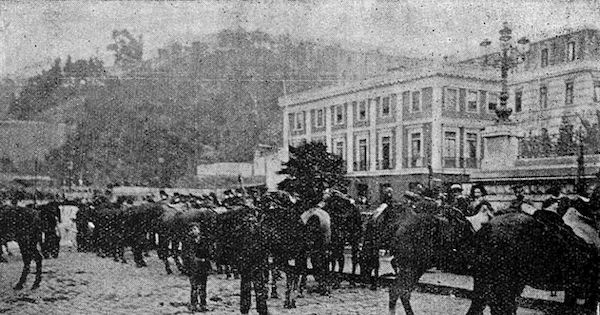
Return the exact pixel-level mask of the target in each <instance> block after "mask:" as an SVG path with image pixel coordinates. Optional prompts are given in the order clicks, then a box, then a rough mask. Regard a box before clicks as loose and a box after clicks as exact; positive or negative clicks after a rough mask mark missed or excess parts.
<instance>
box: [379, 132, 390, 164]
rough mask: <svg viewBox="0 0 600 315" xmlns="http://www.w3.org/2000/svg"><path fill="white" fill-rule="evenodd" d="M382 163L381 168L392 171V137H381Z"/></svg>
mask: <svg viewBox="0 0 600 315" xmlns="http://www.w3.org/2000/svg"><path fill="white" fill-rule="evenodd" d="M380 154H381V161H380V163H381V164H380V167H381V169H384V170H389V169H391V168H392V167H391V166H392V165H391V163H390V158H391V155H392V140H391V137H390V136H383V137H381V152H380Z"/></svg>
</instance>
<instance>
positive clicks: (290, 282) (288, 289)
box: [283, 267, 298, 308]
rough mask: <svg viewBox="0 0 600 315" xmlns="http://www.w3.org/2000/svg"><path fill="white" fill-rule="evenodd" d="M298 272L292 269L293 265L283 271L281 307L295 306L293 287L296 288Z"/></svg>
mask: <svg viewBox="0 0 600 315" xmlns="http://www.w3.org/2000/svg"><path fill="white" fill-rule="evenodd" d="M297 282H298V274H297V273H296V272H294V271H293V267H292V268H289V269H288V270H287V271H286V272H285V302H284V303H283V307H285V308H296V294H295V292H294V291H295V289H296V288H297V287H296V285H297Z"/></svg>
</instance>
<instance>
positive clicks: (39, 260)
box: [28, 244, 43, 290]
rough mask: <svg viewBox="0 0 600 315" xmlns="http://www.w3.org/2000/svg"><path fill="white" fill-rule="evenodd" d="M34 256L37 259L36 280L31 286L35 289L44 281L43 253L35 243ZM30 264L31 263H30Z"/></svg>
mask: <svg viewBox="0 0 600 315" xmlns="http://www.w3.org/2000/svg"><path fill="white" fill-rule="evenodd" d="M32 251H33V256H34V257H33V258H34V260H35V281H34V282H33V285H32V286H31V289H32V290H35V289H37V288H39V287H40V282H42V260H43V257H42V254H41V253H40V252H39V251H38V250H37V247H36V246H35V244H34V245H33V246H32ZM28 265H29V263H28Z"/></svg>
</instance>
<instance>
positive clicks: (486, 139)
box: [481, 123, 523, 172]
mask: <svg viewBox="0 0 600 315" xmlns="http://www.w3.org/2000/svg"><path fill="white" fill-rule="evenodd" d="M522 137H523V132H521V131H520V129H519V127H517V126H516V125H515V124H511V123H500V124H496V125H492V126H489V127H486V128H485V130H484V131H483V134H482V138H483V147H484V150H483V160H482V161H481V171H482V172H485V171H497V170H507V169H510V168H514V167H515V162H516V161H517V157H518V156H519V139H520V138H522Z"/></svg>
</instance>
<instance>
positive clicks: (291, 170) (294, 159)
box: [278, 142, 347, 206]
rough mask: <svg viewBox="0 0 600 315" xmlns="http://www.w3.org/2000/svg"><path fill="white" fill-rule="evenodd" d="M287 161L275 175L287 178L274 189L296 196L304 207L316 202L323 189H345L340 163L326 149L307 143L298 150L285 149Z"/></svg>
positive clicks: (343, 174)
mask: <svg viewBox="0 0 600 315" xmlns="http://www.w3.org/2000/svg"><path fill="white" fill-rule="evenodd" d="M289 152H290V156H289V161H288V162H286V163H284V164H283V166H284V168H283V169H282V170H281V171H280V172H279V174H283V175H287V178H286V179H284V180H283V181H282V182H281V183H279V185H278V188H279V189H281V190H284V191H287V192H288V193H290V194H294V193H297V194H298V195H299V196H300V198H302V200H303V201H304V202H305V204H306V205H308V206H312V205H315V204H316V203H318V202H319V201H320V200H321V198H322V195H323V190H325V188H328V187H331V188H337V189H341V188H344V187H346V185H347V181H346V178H345V176H346V168H345V163H344V160H343V159H342V158H341V157H340V156H338V155H335V154H332V153H329V152H327V147H326V146H325V145H324V144H322V143H319V142H309V143H306V144H302V145H300V146H298V147H291V146H290V147H289Z"/></svg>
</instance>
